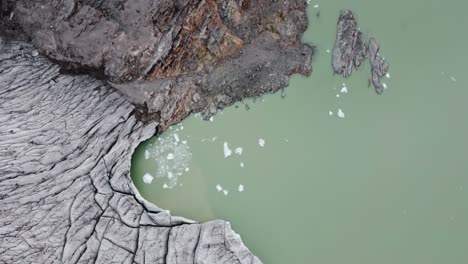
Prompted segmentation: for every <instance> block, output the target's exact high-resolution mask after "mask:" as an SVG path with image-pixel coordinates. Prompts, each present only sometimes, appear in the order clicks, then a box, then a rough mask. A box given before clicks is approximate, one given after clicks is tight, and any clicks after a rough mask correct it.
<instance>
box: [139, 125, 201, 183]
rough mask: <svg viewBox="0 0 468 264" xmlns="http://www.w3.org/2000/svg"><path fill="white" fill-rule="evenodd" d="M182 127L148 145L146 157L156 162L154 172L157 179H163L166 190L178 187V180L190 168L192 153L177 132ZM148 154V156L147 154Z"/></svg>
mask: <svg viewBox="0 0 468 264" xmlns="http://www.w3.org/2000/svg"><path fill="white" fill-rule="evenodd" d="M179 129H180V127H178V126H174V129H173V130H172V131H167V132H166V133H165V134H164V135H162V136H160V137H158V139H157V141H156V142H155V143H152V144H150V145H148V147H147V148H146V150H145V157H146V156H147V157H148V158H151V160H154V162H155V165H156V168H157V169H156V172H152V173H153V175H154V177H155V178H158V179H162V180H163V182H164V184H165V185H164V186H165V187H164V186H163V188H164V189H172V188H174V187H176V186H177V185H178V178H179V177H180V176H182V175H183V173H184V172H185V171H186V169H187V168H188V167H189V163H190V160H191V158H192V153H191V152H190V147H189V146H188V144H187V142H186V141H185V144H181V137H180V136H179V135H177V134H175V132H176V131H177V130H179ZM147 153H148V154H147Z"/></svg>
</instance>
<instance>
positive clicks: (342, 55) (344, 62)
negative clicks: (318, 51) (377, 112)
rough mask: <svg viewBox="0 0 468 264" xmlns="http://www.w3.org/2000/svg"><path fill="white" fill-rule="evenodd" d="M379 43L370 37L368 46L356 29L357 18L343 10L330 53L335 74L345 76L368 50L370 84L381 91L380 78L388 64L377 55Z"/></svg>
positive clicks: (347, 75)
mask: <svg viewBox="0 0 468 264" xmlns="http://www.w3.org/2000/svg"><path fill="white" fill-rule="evenodd" d="M378 51H379V45H378V44H377V42H376V41H375V40H374V39H373V38H371V39H370V40H369V43H368V46H367V47H366V41H365V38H364V34H363V33H362V32H361V31H359V30H358V24H357V18H356V16H355V15H354V14H353V12H351V11H350V10H343V11H341V13H340V16H339V18H338V25H337V32H336V41H335V47H334V49H333V53H332V67H333V71H334V72H335V73H336V74H340V75H343V77H345V78H347V77H349V76H350V75H351V73H352V71H353V66H354V68H356V69H357V68H358V67H359V66H360V65H361V64H362V62H363V61H364V60H365V59H366V56H367V53H368V52H369V54H370V57H369V61H370V63H371V73H372V84H373V85H374V88H375V91H376V92H377V93H378V94H381V93H382V92H383V86H382V83H381V81H380V78H381V77H382V76H384V75H385V74H386V73H387V71H388V65H387V64H386V62H385V61H384V59H383V58H382V57H380V56H379V55H378Z"/></svg>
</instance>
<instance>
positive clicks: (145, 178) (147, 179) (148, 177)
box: [143, 173, 154, 184]
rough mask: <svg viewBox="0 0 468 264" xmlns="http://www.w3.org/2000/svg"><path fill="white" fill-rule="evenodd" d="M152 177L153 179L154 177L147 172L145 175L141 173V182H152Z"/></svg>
mask: <svg viewBox="0 0 468 264" xmlns="http://www.w3.org/2000/svg"><path fill="white" fill-rule="evenodd" d="M153 179H154V177H153V176H152V175H151V174H149V173H146V174H145V175H143V182H144V183H146V184H150V183H152V182H153Z"/></svg>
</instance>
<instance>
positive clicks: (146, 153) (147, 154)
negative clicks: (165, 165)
mask: <svg viewBox="0 0 468 264" xmlns="http://www.w3.org/2000/svg"><path fill="white" fill-rule="evenodd" d="M149 157H150V153H149V151H148V150H145V160H147V159H149Z"/></svg>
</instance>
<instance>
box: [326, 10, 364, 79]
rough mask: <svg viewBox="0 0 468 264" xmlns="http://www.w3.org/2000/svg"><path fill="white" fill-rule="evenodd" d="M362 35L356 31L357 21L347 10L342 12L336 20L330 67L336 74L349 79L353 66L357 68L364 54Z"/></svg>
mask: <svg viewBox="0 0 468 264" xmlns="http://www.w3.org/2000/svg"><path fill="white" fill-rule="evenodd" d="M363 38H364V37H363V34H362V33H361V32H359V31H358V30H357V20H356V17H355V16H354V14H353V13H352V12H351V11H349V10H343V11H341V13H340V16H339V18H338V26H337V31H336V41H335V47H334V49H333V53H332V66H333V70H334V72H335V73H337V74H342V75H343V76H344V77H349V76H350V75H351V73H352V71H353V65H355V66H356V67H358V66H359V65H361V62H362V61H364V58H365V54H366V47H365V41H364V40H363Z"/></svg>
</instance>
